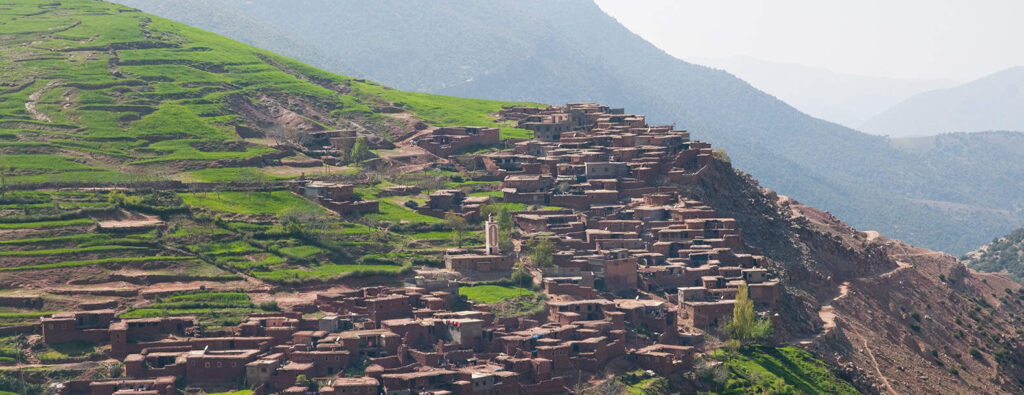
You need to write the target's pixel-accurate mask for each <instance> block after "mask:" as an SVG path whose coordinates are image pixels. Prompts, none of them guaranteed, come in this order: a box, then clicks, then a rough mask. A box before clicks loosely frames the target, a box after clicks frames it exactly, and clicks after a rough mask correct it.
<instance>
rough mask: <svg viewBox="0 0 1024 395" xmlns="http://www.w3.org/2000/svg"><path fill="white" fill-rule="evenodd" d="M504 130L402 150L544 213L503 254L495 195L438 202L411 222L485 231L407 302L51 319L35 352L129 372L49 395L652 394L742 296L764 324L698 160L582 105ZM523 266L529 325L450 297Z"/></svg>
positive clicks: (516, 112)
mask: <svg viewBox="0 0 1024 395" xmlns="http://www.w3.org/2000/svg"><path fill="white" fill-rule="evenodd" d="M499 119H501V120H504V121H509V122H514V123H515V124H516V125H518V127H519V128H523V129H527V130H531V131H533V133H534V138H533V139H530V140H523V141H518V142H514V144H513V146H512V147H511V149H506V150H499V151H486V152H481V153H470V154H466V153H465V152H466V151H467V150H469V149H471V148H473V147H480V146H488V145H495V144H497V143H498V142H499V131H498V129H496V128H481V127H441V128H433V129H427V130H424V131H423V132H422V133H420V134H418V135H416V136H414V137H413V138H412V139H411V140H410V142H411V144H415V145H416V146H418V147H420V148H421V149H422V150H424V151H426V152H429V153H430V154H432V155H436V156H437V157H439V158H451V161H452V162H454V163H457V164H458V165H459V166H462V167H467V166H469V167H473V168H476V169H483V170H485V172H486V173H487V175H486V178H488V179H491V180H500V181H501V201H503V202H515V203H524V204H528V205H531V207H536V206H555V207H558V208H557V209H545V210H540V209H537V210H523V211H517V212H514V213H512V219H513V223H514V227H515V228H516V230H517V232H518V234H519V235H520V236H521V237H519V239H521V240H516V242H515V243H507V242H505V243H503V241H504V240H501V238H502V237H508V236H505V235H503V234H502V232H499V229H498V224H497V223H496V222H495V220H494V218H489V217H485V215H484V213H482V212H481V208H482V207H484V206H485V205H487V204H488V203H489V202H490V200H491V198H490V197H486V196H483V197H481V196H467V195H466V194H465V193H464V192H463V191H461V190H459V189H439V190H436V191H433V192H431V193H430V195H429V199H428V201H427V202H426V204H424V205H422V206H419V207H416V210H417V211H418V212H420V213H423V214H424V215H432V216H436V217H443V216H444V215H445V214H446V213H454V214H456V215H459V216H461V217H463V218H467V219H470V220H475V221H483V222H484V223H483V233H484V240H485V242H484V247H483V248H481V249H473V248H452V249H450V250H448V251H447V252H446V253H445V254H444V257H443V261H444V267H443V268H417V270H416V271H415V274H414V275H411V276H409V278H408V279H407V280H406V284H405V286H373V285H369V284H368V285H367V286H365V287H362V288H358V289H351V290H347V291H330V292H322V293H318V294H317V295H316V298H315V301H314V302H312V303H311V304H310V305H308V306H304V308H303V309H302V310H301V311H300V310H296V311H290V310H287V309H286V310H283V311H281V312H279V313H260V314H253V315H250V316H248V317H247V318H246V319H245V320H244V322H242V323H241V324H240V325H238V326H237V327H235V328H233V329H231V335H230V336H225V335H224V331H219V332H217V334H216V336H205V335H204V333H203V331H202V330H201V328H200V326H199V322H198V320H196V319H195V318H194V317H188V316H178V317H157V318H138V319H119V318H117V314H116V312H115V311H114V310H110V309H104V310H91V311H79V312H69V313H56V314H53V315H52V316H50V317H44V318H42V319H41V331H42V338H43V341H44V342H46V343H64V342H70V341H79V340H84V341H89V342H95V343H100V344H109V347H110V348H109V353H110V356H111V357H113V358H115V359H117V360H120V361H122V362H123V363H124V367H125V369H124V377H122V378H117V379H105V380H73V381H70V382H67V383H65V384H64V385H63V387H62V393H65V394H92V395H108V394H117V395H125V394H129V393H131V394H160V395H171V394H178V393H180V392H179V388H181V387H185V386H200V387H204V388H206V387H207V386H209V387H211V388H235V389H241V388H246V389H248V388H251V389H253V390H254V393H259V394H270V393H281V394H306V393H310V391H311V388H314V387H315V388H314V390H315V391H316V392H313V393H318V394H322V395H326V394H378V393H383V394H419V393H433V394H521V393H522V394H525V393H534V394H558V393H566V392H569V391H571V388H573V386H574V385H576V384H577V383H578V382H580V381H581V380H586V379H588V378H592V377H593V376H594V375H596V374H599V373H600V372H602V371H603V370H604V369H605V367H606V366H608V365H609V364H610V363H612V362H613V361H625V362H626V363H627V364H629V365H630V366H633V367H634V368H637V369H643V370H646V371H650V372H652V373H653V374H656V375H659V376H662V377H669V376H679V375H681V374H683V373H686V372H689V371H691V370H692V369H693V367H694V360H695V358H696V357H697V356H698V355H700V354H702V353H706V352H708V351H710V348H713V345H709V344H706V342H705V338H706V337H705V335H706V334H715V335H719V334H720V333H721V331H722V328H723V327H724V325H725V323H726V322H728V321H729V320H730V319H731V318H732V315H733V310H734V305H735V302H736V298H737V293H738V292H739V291H740V289H741V288H742V289H744V290H745V291H744V292H745V293H746V294H748V295H749V298H750V300H752V301H753V302H754V303H755V305H756V308H757V310H758V311H759V312H761V314H762V315H764V316H770V314H768V313H769V312H770V311H771V309H772V307H773V306H774V305H775V303H776V302H777V300H778V298H779V294H780V286H779V282H778V280H777V279H776V278H775V277H774V276H773V274H772V273H770V272H769V271H768V270H766V269H765V268H764V267H762V261H763V258H762V257H761V256H760V255H759V253H758V251H756V250H755V249H752V248H750V247H747V246H746V245H745V244H744V242H743V238H742V233H741V231H740V229H739V227H738V226H737V223H736V220H734V219H733V218H726V217H722V216H720V215H719V214H718V213H716V211H715V209H713V208H712V207H709V206H707V205H705V204H704V203H702V202H700V201H698V200H695V199H694V198H693V197H692V196H688V195H687V193H686V191H687V190H688V187H690V186H693V185H694V184H695V183H698V182H701V175H702V173H703V172H705V171H706V170H707V168H708V166H710V165H712V161H713V153H712V149H711V147H710V145H709V144H706V143H702V142H697V141H691V140H690V136H689V133H688V132H686V131H679V130H674V128H673V127H671V126H650V125H647V123H646V121H645V119H644V117H643V116H640V115H631V114H625V113H624V112H623V111H622V110H620V109H613V108H609V107H607V106H602V105H597V104H592V103H578V104H568V105H566V106H564V107H555V106H552V107H547V108H534V107H506V108H505V109H503V110H502V111H501V113H500V114H499ZM411 160H415V158H413V159H411ZM291 188H292V189H293V190H294V191H295V192H297V193H299V194H301V195H303V196H304V197H306V198H308V199H310V200H314V201H316V202H318V203H319V204H320V205H322V206H323V207H326V208H328V209H330V210H332V211H335V212H337V213H339V214H341V215H360V214H362V213H373V212H376V211H378V202H377V201H376V200H364V199H363V198H361V197H360V196H358V194H356V193H354V192H353V185H351V184H344V183H335V182H324V181H313V180H308V179H305V178H302V179H299V180H296V181H294V182H293V183H292V185H291ZM395 188H396V189H402V188H411V187H404V186H398V187H395ZM540 239H544V240H546V241H548V242H550V243H551V244H552V245H553V246H554V247H555V252H554V253H553V254H552V256H551V262H550V263H549V264H547V265H538V264H537V263H536V262H528V261H527V260H526V259H525V255H526V254H524V249H525V248H526V247H525V244H526V242H527V241H530V242H536V241H537V240H540ZM503 244H504V245H505V246H506V247H508V246H510V245H511V246H512V248H502V245H503ZM521 262H522V263H526V265H525V268H526V269H525V270H528V271H529V272H530V273H531V274H532V277H533V279H532V281H533V282H534V283H535V284H536V285H535V286H536V287H537V288H538V289H539V290H540V292H542V294H543V297H544V307H543V309H542V310H541V311H539V312H536V313H531V314H527V315H522V316H518V317H499V316H497V315H495V314H494V313H493V312H492V311H491V310H490V309H489V308H488V306H487V305H483V304H469V303H466V302H465V300H461V299H460V296H459V287H460V285H464V284H472V283H475V282H478V281H494V280H497V279H503V278H509V277H510V276H511V275H512V273H513V271H515V270H523V269H517V264H519V263H521ZM310 313H315V314H312V315H311V314H310ZM311 383H315V385H311Z"/></svg>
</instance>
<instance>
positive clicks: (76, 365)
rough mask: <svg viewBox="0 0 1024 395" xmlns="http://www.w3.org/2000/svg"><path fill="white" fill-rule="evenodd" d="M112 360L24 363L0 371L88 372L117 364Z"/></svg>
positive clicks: (2, 368) (1, 368)
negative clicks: (36, 369) (30, 369)
mask: <svg viewBox="0 0 1024 395" xmlns="http://www.w3.org/2000/svg"><path fill="white" fill-rule="evenodd" d="M119 362H121V361H118V360H116V359H113V358H107V359H103V360H99V361H84V362H69V363H55V364H44V363H25V364H18V365H9V366H0V370H19V369H26V368H48V369H55V370H88V369H92V368H95V367H98V366H100V364H103V363H119Z"/></svg>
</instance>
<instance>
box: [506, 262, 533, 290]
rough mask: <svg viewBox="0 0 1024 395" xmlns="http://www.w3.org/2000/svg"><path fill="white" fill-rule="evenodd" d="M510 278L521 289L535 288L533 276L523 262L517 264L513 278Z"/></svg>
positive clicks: (514, 267)
mask: <svg viewBox="0 0 1024 395" xmlns="http://www.w3.org/2000/svg"><path fill="white" fill-rule="evenodd" d="M510 278H511V279H512V282H513V283H515V284H516V285H517V286H519V288H527V289H530V288H533V276H532V275H530V271H529V270H526V265H524V264H523V263H522V262H516V264H515V265H514V266H512V276H511V277H510Z"/></svg>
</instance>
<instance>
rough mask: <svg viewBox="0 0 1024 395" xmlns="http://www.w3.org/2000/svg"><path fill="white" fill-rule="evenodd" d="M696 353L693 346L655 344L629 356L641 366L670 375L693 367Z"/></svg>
mask: <svg viewBox="0 0 1024 395" xmlns="http://www.w3.org/2000/svg"><path fill="white" fill-rule="evenodd" d="M695 353H696V349H695V348H694V347H691V346H677V345H671V344H655V345H651V346H647V347H644V348H641V349H639V350H635V351H632V352H630V354H629V356H630V359H632V360H633V361H634V362H636V363H637V365H639V366H640V367H641V368H643V369H647V370H652V371H654V372H655V373H657V374H658V375H661V376H663V377H670V376H673V375H677V374H680V373H682V372H685V371H689V370H690V369H692V368H693V359H694V358H693V357H694V354H695Z"/></svg>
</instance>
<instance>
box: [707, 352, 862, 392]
mask: <svg viewBox="0 0 1024 395" xmlns="http://www.w3.org/2000/svg"><path fill="white" fill-rule="evenodd" d="M712 356H713V357H714V358H715V359H717V360H720V361H722V362H723V366H724V368H725V369H727V370H728V373H729V375H728V376H729V378H728V380H727V381H726V382H725V383H720V384H719V385H721V386H722V388H721V391H720V393H722V394H747V393H752V392H756V393H764V392H766V391H767V392H771V391H776V392H775V393H779V392H778V391H780V390H782V388H780V387H785V391H787V392H782V393H805V394H856V393H858V392H857V390H856V389H855V388H853V385H851V384H850V383H848V382H846V381H844V380H842V379H840V378H837V377H835V376H834V375H833V374H831V373H830V372H829V370H828V368H827V367H826V366H825V364H824V363H823V362H822V361H820V360H818V359H816V358H814V356H812V355H811V354H810V353H808V352H807V351H804V350H802V349H799V348H797V347H793V346H785V347H772V346H757V345H755V346H744V347H742V348H741V349H740V350H738V351H732V352H729V351H726V350H724V349H720V350H717V351H715V353H714V354H712Z"/></svg>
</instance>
